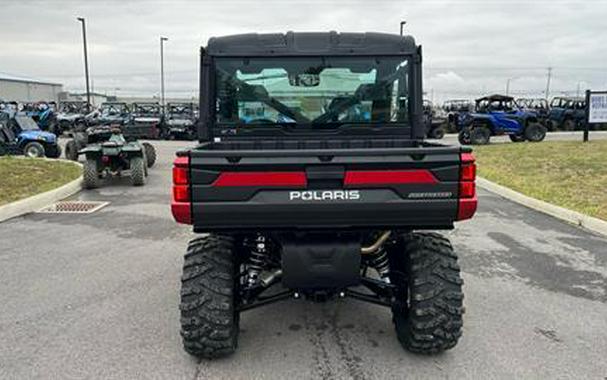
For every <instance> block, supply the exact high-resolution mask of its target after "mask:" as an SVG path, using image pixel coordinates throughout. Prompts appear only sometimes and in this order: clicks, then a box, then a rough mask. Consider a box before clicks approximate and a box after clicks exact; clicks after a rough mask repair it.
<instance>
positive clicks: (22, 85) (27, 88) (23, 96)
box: [0, 72, 63, 103]
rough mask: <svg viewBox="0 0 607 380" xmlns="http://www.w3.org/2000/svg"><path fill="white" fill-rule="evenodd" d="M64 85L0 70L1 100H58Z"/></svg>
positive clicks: (24, 101)
mask: <svg viewBox="0 0 607 380" xmlns="http://www.w3.org/2000/svg"><path fill="white" fill-rule="evenodd" d="M62 91H63V85H62V84H60V83H53V82H48V81H44V80H39V79H34V78H28V77H24V76H21V75H13V74H7V73H3V72H0V100H4V101H17V102H23V103H26V102H37V101H47V102H51V101H54V102H57V101H58V100H59V93H60V92H62Z"/></svg>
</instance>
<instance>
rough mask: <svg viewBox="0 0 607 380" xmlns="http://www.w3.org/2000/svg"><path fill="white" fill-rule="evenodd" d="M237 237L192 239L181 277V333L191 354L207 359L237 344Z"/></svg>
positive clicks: (184, 345) (233, 349)
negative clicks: (235, 238)
mask: <svg viewBox="0 0 607 380" xmlns="http://www.w3.org/2000/svg"><path fill="white" fill-rule="evenodd" d="M234 252H235V244H234V240H233V238H232V237H230V236H225V235H214V234H211V235H207V236H204V237H200V238H197V239H194V240H192V241H190V243H189V245H188V251H187V254H186V255H185V262H184V265H183V276H182V277H181V305H180V309H181V336H182V338H183V347H184V349H185V350H186V351H187V352H188V353H189V354H191V355H194V356H199V357H203V358H207V359H212V358H217V357H221V356H226V355H229V354H231V353H233V352H234V351H235V350H236V347H237V345H238V331H239V314H238V312H237V310H236V294H237V281H236V278H237V276H236V269H237V267H238V265H237V264H236V256H235V253H234Z"/></svg>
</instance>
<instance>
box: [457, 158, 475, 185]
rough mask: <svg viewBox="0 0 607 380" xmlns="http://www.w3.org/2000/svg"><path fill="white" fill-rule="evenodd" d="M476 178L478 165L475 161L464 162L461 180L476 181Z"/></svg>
mask: <svg viewBox="0 0 607 380" xmlns="http://www.w3.org/2000/svg"><path fill="white" fill-rule="evenodd" d="M475 179H476V165H475V164H474V162H467V163H462V169H461V175H460V180H461V181H474V180H475Z"/></svg>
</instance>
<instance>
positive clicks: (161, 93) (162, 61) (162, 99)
mask: <svg viewBox="0 0 607 380" xmlns="http://www.w3.org/2000/svg"><path fill="white" fill-rule="evenodd" d="M168 40H169V39H168V38H166V37H160V105H161V107H162V114H163V115H164V112H165V109H164V107H165V104H164V41H168Z"/></svg>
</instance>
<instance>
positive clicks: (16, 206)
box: [0, 159, 82, 222]
mask: <svg viewBox="0 0 607 380" xmlns="http://www.w3.org/2000/svg"><path fill="white" fill-rule="evenodd" d="M49 160H51V159H49ZM52 161H61V162H69V163H70V164H73V165H77V166H78V167H80V168H82V164H80V163H78V162H74V161H69V160H62V159H52ZM81 189H82V175H81V176H80V177H78V178H76V179H75V180H73V181H71V182H68V183H66V184H65V185H63V186H60V187H58V188H56V189H53V190H49V191H46V192H44V193H40V194H36V195H33V196H31V197H29V198H25V199H21V200H18V201H15V202H11V203H9V204H6V205H4V206H0V222H3V221H5V220H8V219H11V218H14V217H17V216H21V215H24V214H29V213H30V212H34V211H37V210H40V209H42V208H44V207H45V206H48V205H50V204H52V203H55V202H57V201H59V200H61V199H64V198H67V197H69V196H71V195H74V194H76V193H77V192H79V191H80V190H81Z"/></svg>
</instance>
